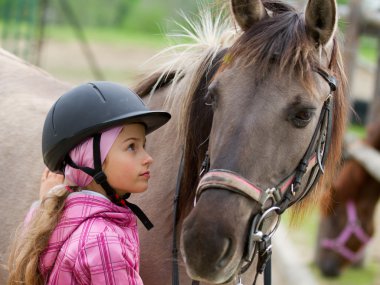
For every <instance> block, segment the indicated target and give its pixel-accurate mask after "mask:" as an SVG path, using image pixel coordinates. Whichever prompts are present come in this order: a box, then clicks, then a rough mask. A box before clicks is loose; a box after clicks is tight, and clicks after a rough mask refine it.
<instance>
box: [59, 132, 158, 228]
mask: <svg viewBox="0 0 380 285" xmlns="http://www.w3.org/2000/svg"><path fill="white" fill-rule="evenodd" d="M100 138H101V134H95V135H94V136H93V157H94V168H90V167H86V166H78V165H77V164H76V163H75V162H74V161H73V160H72V159H71V157H70V156H69V155H67V156H66V158H65V161H66V163H67V164H68V165H70V166H71V167H73V168H76V169H79V170H81V171H83V172H84V173H86V174H88V175H90V176H91V177H92V178H94V181H95V182H96V183H97V184H99V185H100V186H102V188H103V189H104V191H106V194H107V196H108V197H109V198H110V199H111V201H112V202H113V203H115V204H116V205H118V206H122V207H123V206H124V207H128V208H129V209H131V211H132V212H133V213H134V214H135V215H136V216H137V217H138V218H139V220H140V221H141V222H142V223H143V225H144V226H145V228H146V229H147V230H150V229H151V228H153V224H152V222H151V221H150V220H149V218H148V217H147V216H146V215H145V214H144V212H143V211H142V210H141V209H140V208H139V207H138V206H137V205H135V204H132V203H130V202H128V201H127V200H126V199H128V198H129V196H130V195H131V193H127V194H124V195H123V196H122V197H120V196H119V195H118V194H117V193H116V191H115V190H114V189H113V188H112V186H111V185H110V184H109V183H108V181H107V176H106V174H105V173H104V172H103V169H102V162H101V155H100Z"/></svg>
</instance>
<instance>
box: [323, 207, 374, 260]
mask: <svg viewBox="0 0 380 285" xmlns="http://www.w3.org/2000/svg"><path fill="white" fill-rule="evenodd" d="M346 213H347V223H346V225H345V227H344V228H343V230H342V232H341V233H340V234H339V235H338V236H337V237H336V238H325V239H323V240H322V241H321V247H322V248H325V249H328V250H333V251H335V252H336V253H338V254H340V255H341V256H342V257H344V258H346V259H347V260H349V261H350V262H351V263H355V262H357V261H359V260H360V259H361V258H362V257H363V251H364V248H365V245H366V244H367V243H368V242H369V241H370V239H371V237H370V236H369V235H368V234H367V233H366V232H365V231H364V230H363V228H362V227H361V225H360V220H359V219H358V215H357V212H356V207H355V203H354V202H353V201H351V200H350V201H348V202H347V203H346ZM352 236H354V237H356V238H357V239H358V240H359V241H360V242H361V244H362V246H361V249H360V250H359V251H357V252H354V251H352V250H351V249H349V248H348V247H347V245H346V243H347V241H348V240H349V239H350V238H351V237H352Z"/></svg>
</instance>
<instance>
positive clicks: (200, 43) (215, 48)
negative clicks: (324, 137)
mask: <svg viewBox="0 0 380 285" xmlns="http://www.w3.org/2000/svg"><path fill="white" fill-rule="evenodd" d="M263 3H264V5H265V7H266V9H267V10H268V11H270V14H271V17H268V18H266V19H264V20H262V21H259V22H258V23H256V24H255V25H253V26H252V27H251V28H250V29H249V30H248V31H246V32H245V33H242V34H241V33H240V32H239V30H238V29H237V28H236V26H235V25H234V23H233V21H231V19H230V18H228V17H227V16H225V15H226V11H227V10H226V9H224V10H222V12H220V13H219V14H217V15H216V17H213V16H212V13H211V12H210V11H209V10H208V9H205V10H204V13H203V14H201V15H202V16H200V17H199V20H200V21H199V23H195V22H192V21H191V20H189V18H185V19H186V20H187V23H188V25H189V27H190V28H187V27H184V26H181V27H182V28H183V30H184V31H185V33H184V34H182V37H184V38H187V39H189V38H190V39H193V40H195V44H181V45H177V46H172V47H169V48H168V49H166V50H164V51H163V52H162V53H160V54H159V55H158V57H159V58H162V57H163V56H164V57H165V56H166V57H167V56H168V55H169V58H170V59H171V60H170V61H167V62H166V63H165V64H163V65H161V66H159V68H158V69H157V70H155V71H154V72H152V74H153V75H151V77H150V78H148V79H149V80H145V81H143V82H142V84H140V88H137V90H138V92H140V95H147V94H152V93H153V92H154V91H155V90H156V89H157V87H159V86H169V83H170V92H168V96H167V102H172V104H170V105H171V106H175V107H174V108H178V104H175V103H173V102H177V103H178V102H180V104H179V106H181V108H180V112H182V115H180V116H179V118H181V120H180V122H179V125H178V130H179V134H180V135H179V138H180V140H179V141H180V144H181V145H183V146H184V173H183V177H182V183H181V185H182V189H181V196H180V208H181V209H182V210H183V212H182V214H185V213H186V212H187V211H188V210H190V207H191V203H192V201H193V199H194V187H196V185H197V184H198V181H199V176H198V172H199V168H200V166H201V163H202V161H203V159H204V155H205V152H206V150H207V143H204V141H205V140H206V139H207V137H208V132H209V130H210V128H211V122H212V112H210V110H209V109H207V108H206V107H205V106H204V102H203V101H202V100H201V95H202V94H204V92H205V90H200V89H199V85H200V82H201V81H202V78H203V77H204V76H205V75H207V74H208V71H209V70H210V69H211V67H212V65H213V64H214V59H215V58H216V57H217V55H218V54H220V52H221V51H222V50H224V49H225V48H228V52H227V54H226V55H225V56H224V57H223V62H222V66H221V67H220V68H219V71H220V70H223V69H224V68H228V67H229V66H231V65H232V64H233V63H234V61H235V60H237V59H239V63H240V60H241V61H242V62H243V64H244V63H245V64H246V65H249V64H252V63H255V64H256V65H257V66H258V67H259V68H258V70H260V72H258V73H257V74H260V75H261V76H265V75H266V74H267V73H268V72H270V71H271V72H272V70H271V67H273V66H277V67H278V69H277V71H278V72H281V73H283V72H286V73H284V74H288V75H289V76H295V77H296V78H300V79H301V80H300V81H301V82H304V83H305V87H307V88H309V89H313V82H314V81H313V71H315V69H316V68H322V67H321V66H320V64H319V60H320V57H319V56H318V54H317V53H316V52H315V51H316V46H315V43H313V42H312V40H311V39H310V38H308V35H307V33H306V30H305V20H304V15H303V13H298V12H296V11H295V9H294V8H292V7H291V6H289V5H286V4H284V3H282V2H280V1H271V0H265V1H263ZM225 8H226V7H225ZM179 35H180V34H178V33H177V34H175V36H179ZM319 48H320V52H321V53H322V52H326V51H325V50H324V48H323V47H319ZM171 52H175V53H174V55H173V54H172V53H171ZM331 54H332V55H331V60H330V66H329V70H326V71H328V72H329V73H330V74H331V75H334V76H335V77H336V78H337V79H338V82H339V86H338V90H337V91H336V92H335V93H334V111H333V113H334V120H333V121H334V122H333V131H332V133H333V137H332V145H331V147H330V152H329V155H328V158H327V162H326V171H325V173H326V174H328V175H324V176H323V179H320V181H319V184H320V185H322V184H324V183H326V181H328V180H330V179H331V176H332V175H333V173H335V168H336V163H335V162H336V160H337V159H338V158H339V157H340V149H341V142H342V137H343V132H344V126H345V118H346V115H345V109H346V108H345V104H346V100H345V98H344V94H345V83H346V79H345V76H344V72H343V68H342V60H341V56H340V52H339V47H338V43H337V42H336V40H335V39H334V46H333V50H332V53H331ZM324 69H326V68H324ZM174 94H175V96H174ZM200 103H201V104H200ZM170 111H172V112H178V110H176V109H172V110H170ZM309 196H311V195H309ZM305 200H309V199H305ZM303 204H304V203H302V204H300V203H298V207H297V209H299V208H304V205H303Z"/></svg>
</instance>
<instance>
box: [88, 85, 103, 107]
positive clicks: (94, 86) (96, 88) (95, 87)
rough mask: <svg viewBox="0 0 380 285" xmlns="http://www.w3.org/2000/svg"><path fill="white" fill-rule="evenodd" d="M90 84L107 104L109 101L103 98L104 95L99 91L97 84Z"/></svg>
mask: <svg viewBox="0 0 380 285" xmlns="http://www.w3.org/2000/svg"><path fill="white" fill-rule="evenodd" d="M89 84H90V85H91V86H92V88H94V90H95V92H96V94H98V96H99V97H100V99H101V100H102V101H103V102H104V103H105V102H106V101H107V100H106V98H105V97H104V96H103V94H102V92H101V91H100V90H99V88H98V87H97V86H96V85H95V84H93V83H89Z"/></svg>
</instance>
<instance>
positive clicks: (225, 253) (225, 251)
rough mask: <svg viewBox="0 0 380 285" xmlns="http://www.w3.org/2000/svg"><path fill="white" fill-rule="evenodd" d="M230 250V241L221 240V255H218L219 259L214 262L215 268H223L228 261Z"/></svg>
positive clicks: (227, 239)
mask: <svg viewBox="0 0 380 285" xmlns="http://www.w3.org/2000/svg"><path fill="white" fill-rule="evenodd" d="M231 248H232V242H231V239H229V238H225V239H224V240H223V244H222V248H221V253H220V258H219V260H218V261H217V262H216V267H217V268H224V267H225V266H226V265H227V263H228V261H229V260H230V255H231Z"/></svg>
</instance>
